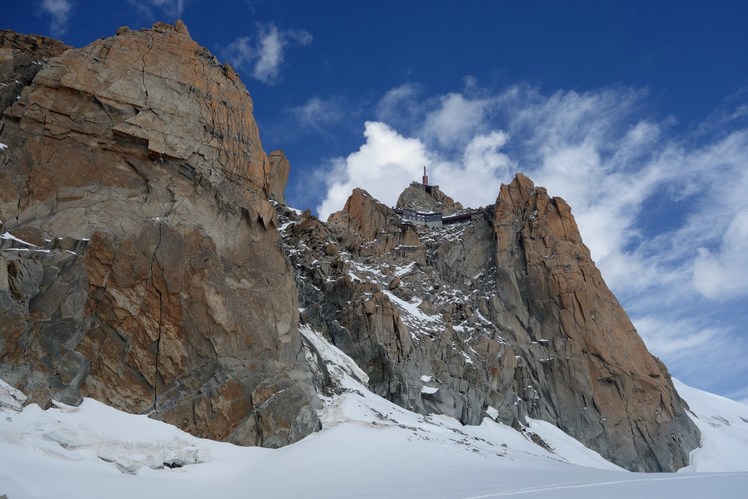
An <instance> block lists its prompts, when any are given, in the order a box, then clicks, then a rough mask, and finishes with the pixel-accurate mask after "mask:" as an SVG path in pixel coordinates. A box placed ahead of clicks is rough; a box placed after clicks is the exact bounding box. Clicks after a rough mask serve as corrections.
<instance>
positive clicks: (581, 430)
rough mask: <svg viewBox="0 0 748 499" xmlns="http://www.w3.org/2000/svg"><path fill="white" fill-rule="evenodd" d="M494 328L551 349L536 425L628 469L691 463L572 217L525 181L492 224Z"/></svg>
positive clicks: (672, 405) (670, 395)
mask: <svg viewBox="0 0 748 499" xmlns="http://www.w3.org/2000/svg"><path fill="white" fill-rule="evenodd" d="M493 226H494V232H495V234H496V270H497V275H496V284H497V294H498V296H499V298H500V300H501V303H502V305H503V307H502V308H503V309H504V311H503V313H502V314H501V316H500V320H501V322H502V323H503V324H504V325H506V326H509V327H510V328H513V329H514V330H524V331H526V333H527V334H528V335H529V336H530V337H531V338H532V339H533V340H534V341H541V340H542V341H544V342H546V343H547V345H548V354H547V359H548V360H547V361H546V362H545V363H544V364H543V365H542V370H541V371H539V372H538V373H537V376H538V380H539V385H540V387H541V390H540V394H541V397H540V399H539V405H538V407H536V408H534V414H535V415H536V416H538V415H540V416H542V415H544V414H545V415H546V416H545V417H550V419H551V420H552V421H553V422H554V423H556V425H558V427H559V428H561V429H562V430H564V431H566V432H567V433H569V434H571V435H572V436H574V437H576V438H578V439H579V440H581V441H582V442H583V443H585V444H587V445H590V446H591V447H593V448H595V449H596V450H598V451H599V452H600V453H601V454H602V455H603V456H605V457H607V458H609V459H611V460H612V461H613V462H615V463H617V464H619V465H622V466H624V467H626V468H628V469H639V470H645V471H654V470H673V469H677V468H680V467H682V466H685V465H687V464H688V453H689V451H690V450H692V449H693V448H695V447H696V446H697V445H698V438H699V437H698V430H697V429H696V428H695V427H694V425H693V423H691V421H690V419H689V418H688V417H687V416H686V414H685V410H684V409H685V408H686V406H685V403H684V402H683V401H682V400H681V399H680V397H679V396H678V394H677V393H676V391H675V389H674V388H673V384H672V381H671V379H670V375H669V373H668V371H667V369H666V368H665V366H664V365H663V364H662V363H661V362H660V361H659V360H658V359H657V358H655V357H653V356H652V355H651V354H650V353H649V352H648V351H647V348H646V347H645V345H644V343H643V341H642V340H641V338H640V337H639V335H638V334H637V332H636V330H635V329H634V326H633V324H632V323H631V321H630V320H629V318H628V316H627V315H626V312H625V311H624V310H623V308H622V307H621V305H620V304H619V303H618V300H617V299H616V298H615V296H614V295H613V293H611V292H610V290H609V289H608V287H607V286H606V284H605V282H604V281H603V278H602V276H601V275H600V272H599V271H598V269H597V267H595V264H594V262H593V261H592V259H591V258H590V253H589V250H588V249H587V247H586V246H584V244H583V243H582V238H581V236H580V234H579V230H578V229H577V225H576V223H575V221H574V217H573V216H572V214H571V209H570V208H569V205H568V204H566V202H565V201H564V200H563V199H561V198H558V197H555V198H552V197H550V196H549V195H548V193H547V192H546V190H545V189H544V188H542V187H535V185H534V184H533V182H532V181H531V180H530V179H528V178H527V177H525V176H524V175H522V174H517V176H516V177H515V178H514V180H513V181H512V182H511V183H510V184H509V185H502V186H501V192H500V194H499V197H498V200H497V203H496V212H495V216H494V222H493Z"/></svg>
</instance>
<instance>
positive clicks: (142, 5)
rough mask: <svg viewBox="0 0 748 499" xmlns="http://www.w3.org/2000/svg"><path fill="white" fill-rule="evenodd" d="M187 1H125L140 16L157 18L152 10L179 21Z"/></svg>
mask: <svg viewBox="0 0 748 499" xmlns="http://www.w3.org/2000/svg"><path fill="white" fill-rule="evenodd" d="M188 1H189V0H127V2H128V3H129V4H130V5H132V6H133V7H135V8H136V9H138V11H139V12H140V14H141V15H143V16H145V17H148V18H155V17H158V16H157V15H156V14H155V13H154V12H153V9H154V8H156V9H158V10H159V11H160V12H161V13H162V14H163V15H166V16H168V17H170V18H173V19H175V20H176V19H180V18H181V17H182V14H183V13H184V6H185V5H186V4H187V2H188Z"/></svg>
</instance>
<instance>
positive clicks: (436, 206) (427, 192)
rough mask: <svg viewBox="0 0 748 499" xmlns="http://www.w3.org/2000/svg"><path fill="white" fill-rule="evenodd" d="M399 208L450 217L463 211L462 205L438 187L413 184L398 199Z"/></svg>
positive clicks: (397, 205)
mask: <svg viewBox="0 0 748 499" xmlns="http://www.w3.org/2000/svg"><path fill="white" fill-rule="evenodd" d="M395 206H396V207H397V208H410V209H413V210H416V211H422V212H438V213H443V214H444V215H448V214H451V213H454V212H456V211H459V210H462V205H461V204H460V203H457V202H455V200H454V199H452V198H451V197H449V196H447V195H446V194H444V193H443V192H442V191H441V190H440V189H439V186H438V185H426V184H423V183H418V182H412V183H411V184H410V185H409V186H408V187H407V188H406V189H405V190H404V191H403V192H402V193H401V194H400V196H399V197H398V198H397V204H396V205H395Z"/></svg>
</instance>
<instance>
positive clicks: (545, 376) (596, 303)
mask: <svg viewBox="0 0 748 499" xmlns="http://www.w3.org/2000/svg"><path fill="white" fill-rule="evenodd" d="M416 188H418V184H414V185H412V186H411V187H409V188H408V189H416ZM421 188H422V189H423V187H421ZM424 190H425V189H424ZM411 197H413V196H411ZM440 202H441V201H439V200H437V199H433V200H432V201H431V203H428V202H427V203H422V204H423V205H424V206H437V205H438V203H440ZM279 210H280V211H279V217H280V220H281V221H283V224H282V230H281V233H282V234H283V241H284V246H285V247H286V252H287V253H288V254H289V257H290V258H291V261H292V262H293V264H294V267H295V269H296V273H297V276H296V280H297V286H298V288H299V296H300V304H301V306H302V309H303V312H302V314H301V320H302V321H303V322H307V323H308V324H310V325H311V326H312V327H313V328H314V329H316V330H318V331H321V332H322V333H323V334H324V335H325V336H326V337H328V338H329V339H330V341H331V342H332V343H333V344H335V345H336V346H337V347H338V348H340V349H342V350H343V351H344V352H346V353H347V354H348V355H350V356H351V357H352V358H353V359H354V360H355V361H356V362H357V363H358V364H359V365H360V366H361V367H362V368H363V370H364V371H365V372H366V373H367V375H368V376H369V380H370V383H369V385H370V387H371V389H372V390H374V391H375V392H376V393H378V394H380V395H382V396H384V397H386V398H388V399H389V400H392V401H394V402H396V403H397V404H399V405H401V406H403V407H406V408H408V409H411V410H414V411H417V412H420V413H423V414H428V413H431V412H436V413H442V414H447V415H450V416H453V417H456V418H458V419H459V420H460V421H462V422H463V423H465V424H478V423H480V421H481V420H482V418H483V417H486V416H488V417H491V418H493V419H496V420H498V421H502V422H504V423H506V424H512V425H514V426H515V427H518V428H519V427H521V426H522V424H523V423H524V422H525V418H526V417H528V416H529V417H532V418H536V419H544V420H547V421H550V422H552V423H554V424H556V425H557V426H558V427H559V428H561V429H563V430H564V431H566V432H567V433H569V434H570V435H572V436H574V437H575V438H577V439H579V440H580V441H582V442H583V443H585V444H586V445H588V446H590V447H591V448H593V449H595V450H597V451H598V452H600V453H601V454H602V455H603V456H604V457H606V458H607V459H610V460H611V461H613V462H614V463H616V464H618V465H620V466H623V467H625V468H628V469H631V470H637V471H669V470H675V469H678V468H680V467H682V466H684V465H686V464H688V453H689V451H690V450H692V449H693V448H695V447H696V446H697V445H698V442H699V434H698V430H697V429H696V428H695V427H694V426H693V424H692V423H691V422H690V420H689V419H688V417H687V416H686V414H685V410H684V403H683V402H682V401H681V400H680V398H679V397H678V395H677V393H676V392H675V390H674V388H673V386H672V382H671V380H670V376H669V374H668V372H667V370H666V368H665V367H664V366H663V365H662V363H660V362H659V361H658V360H657V359H656V358H654V357H652V355H651V354H649V352H648V351H647V350H646V348H645V346H644V344H643V342H642V341H641V339H640V338H639V336H638V335H637V334H636V331H635V329H634V327H633V325H632V324H631V322H630V321H629V319H628V317H627V316H626V314H625V312H624V311H623V309H622V308H621V307H620V305H619V303H618V302H617V300H616V299H615V297H614V296H613V294H612V293H611V292H610V291H609V290H608V288H607V286H606V285H605V283H604V282H603V280H602V277H601V276H600V273H599V271H598V270H597V269H596V268H595V266H594V263H593V262H592V260H591V258H590V255H589V251H588V250H587V248H586V247H585V246H584V245H583V244H582V241H581V237H580V236H579V232H578V230H577V227H576V224H575V222H574V219H573V217H572V216H571V211H570V209H569V207H568V205H567V204H566V203H565V202H564V201H563V200H562V199H560V198H552V197H550V196H548V194H547V192H546V191H545V189H543V188H536V187H535V186H534V185H533V183H532V182H531V181H530V180H529V179H528V178H527V177H524V176H523V175H521V174H518V175H517V176H516V177H515V179H514V180H513V181H512V182H511V183H510V184H509V185H503V186H502V187H501V190H500V194H499V196H498V199H497V202H496V204H495V205H494V206H489V207H487V208H485V209H483V210H482V213H483V216H481V217H473V218H472V219H470V220H468V221H466V222H465V223H463V224H457V225H451V226H445V227H442V228H433V229H427V228H425V227H421V226H416V225H413V224H411V223H408V222H404V221H403V220H402V219H400V217H399V216H398V215H397V213H396V212H395V211H394V210H393V209H390V208H388V207H386V206H384V205H383V204H381V203H379V202H378V201H376V200H375V199H373V198H372V197H371V196H370V195H369V194H368V193H366V192H365V191H363V190H360V189H356V190H355V191H354V192H353V194H352V195H351V197H350V198H349V200H348V202H347V203H346V205H345V208H344V209H343V210H342V211H341V212H337V213H334V214H333V215H331V216H330V219H329V220H328V223H327V224H325V223H323V222H320V221H319V220H317V219H315V218H314V217H310V216H301V217H300V216H298V215H297V214H295V213H294V212H293V211H291V210H287V209H286V210H283V209H279Z"/></svg>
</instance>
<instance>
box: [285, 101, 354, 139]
mask: <svg viewBox="0 0 748 499" xmlns="http://www.w3.org/2000/svg"><path fill="white" fill-rule="evenodd" d="M347 107H348V106H347V105H346V102H345V100H344V99H343V98H342V97H330V98H327V99H320V98H319V97H312V98H310V99H309V100H308V101H306V102H305V103H304V104H302V105H301V106H295V107H291V108H288V109H286V110H285V112H287V113H289V114H290V115H291V116H292V117H293V118H294V119H295V121H296V124H297V125H300V126H301V128H302V131H303V130H304V129H313V130H315V131H317V132H320V133H322V134H326V133H328V132H327V130H326V127H328V126H330V125H332V124H335V123H339V122H340V121H342V120H343V118H344V117H345V115H346V108H347Z"/></svg>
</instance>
